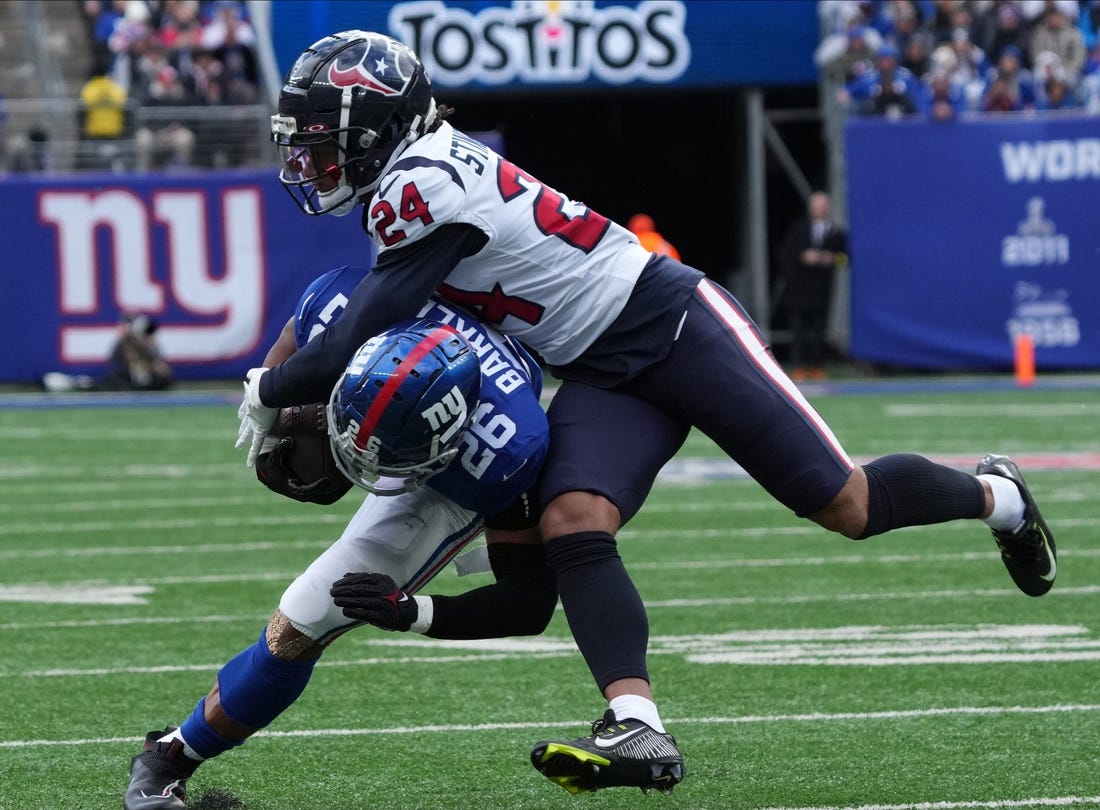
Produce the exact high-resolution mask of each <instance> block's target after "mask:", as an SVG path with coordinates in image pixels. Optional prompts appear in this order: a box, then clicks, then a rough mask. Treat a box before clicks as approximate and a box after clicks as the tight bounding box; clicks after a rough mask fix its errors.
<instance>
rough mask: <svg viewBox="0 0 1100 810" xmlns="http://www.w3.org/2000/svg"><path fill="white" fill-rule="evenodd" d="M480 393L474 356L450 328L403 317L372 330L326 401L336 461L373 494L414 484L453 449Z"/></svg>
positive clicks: (451, 454)
mask: <svg viewBox="0 0 1100 810" xmlns="http://www.w3.org/2000/svg"><path fill="white" fill-rule="evenodd" d="M480 393H481V364H480V363H479V362H478V359H477V353H476V352H475V351H474V349H473V348H472V347H471V346H470V344H469V343H468V342H467V341H466V339H465V338H464V337H462V335H460V334H459V333H458V332H457V331H455V330H454V329H453V328H452V327H450V326H445V325H443V324H440V323H438V322H436V321H429V320H419V321H409V322H406V323H404V324H400V325H398V326H396V327H394V328H392V329H389V330H387V331H385V332H383V333H382V334H380V335H376V336H375V337H373V338H371V339H370V340H368V341H367V342H366V343H364V344H363V345H362V346H360V347H359V350H358V351H357V352H356V353H355V355H354V356H353V357H352V358H351V361H350V362H349V363H348V366H347V369H346V370H345V371H344V374H343V376H341V377H340V379H339V381H338V382H337V383H336V387H335V388H333V390H332V397H331V398H330V399H329V404H328V432H329V442H330V444H331V445H332V452H333V455H334V456H335V457H336V463H337V465H338V466H339V467H340V470H341V472H343V473H344V475H346V476H347V478H348V480H350V481H351V482H353V483H354V484H355V485H356V486H359V487H362V488H363V489H365V490H367V491H368V492H373V493H375V494H377V495H399V494H401V493H402V492H408V491H410V490H412V489H416V488H417V487H419V486H420V485H422V484H423V483H424V482H425V481H427V480H428V479H429V478H431V477H432V476H433V475H435V474H436V473H438V472H442V471H443V470H444V469H445V468H446V467H447V465H448V464H450V463H451V461H452V459H454V457H455V456H456V455H457V454H458V448H459V444H460V443H461V441H462V437H463V436H464V435H465V433H466V429H467V428H468V427H469V426H470V423H471V422H472V421H473V418H474V414H475V412H476V411H477V407H478V404H479V402H480ZM380 479H382V480H380ZM393 479H397V480H393Z"/></svg>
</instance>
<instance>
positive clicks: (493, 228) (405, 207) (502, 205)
mask: <svg viewBox="0 0 1100 810" xmlns="http://www.w3.org/2000/svg"><path fill="white" fill-rule="evenodd" d="M363 222H364V226H365V227H366V229H367V232H368V233H369V234H370V236H371V238H372V239H373V240H374V241H375V243H376V245H377V247H378V250H379V261H380V262H381V261H382V260H383V259H384V258H385V256H386V254H387V252H389V251H394V250H398V249H401V248H406V247H408V246H409V245H411V244H413V243H415V242H416V241H417V240H420V239H423V238H424V237H425V236H428V235H429V234H431V233H432V232H433V231H435V230H436V229H438V228H439V227H440V226H441V225H445V224H466V225H472V226H474V227H475V228H477V229H479V230H480V231H482V232H483V233H484V234H485V236H486V237H487V239H488V241H487V242H486V244H485V246H484V247H483V248H482V249H481V250H479V251H478V252H477V253H475V254H474V255H472V256H467V257H466V258H464V259H462V260H461V261H459V262H458V263H457V265H456V266H455V267H454V269H453V270H451V272H450V273H448V275H447V276H446V278H445V279H444V283H443V284H442V285H440V287H439V288H438V293H439V294H440V295H442V296H443V297H444V298H446V299H447V300H448V301H451V302H453V303H455V304H457V305H459V306H462V307H464V308H466V309H468V310H470V311H472V312H476V313H478V315H479V316H480V317H481V320H482V321H486V322H489V323H491V324H493V325H494V326H496V327H497V328H498V329H499V330H500V331H501V332H503V333H505V334H507V335H512V336H514V337H516V338H518V339H519V340H522V341H523V342H524V343H526V344H527V345H529V346H533V347H534V348H536V349H537V350H538V352H539V353H540V354H541V355H542V356H543V358H544V359H545V360H546V362H547V363H549V364H551V365H565V364H567V363H569V362H570V361H571V360H573V359H575V358H576V357H577V356H579V355H580V354H581V353H582V352H583V351H584V350H585V349H586V348H587V347H588V346H590V345H591V344H592V343H593V342H594V341H595V340H596V338H597V337H598V336H599V335H600V334H602V333H603V332H604V330H605V329H606V328H607V327H608V325H610V324H611V322H612V321H614V320H615V318H616V317H617V316H618V315H619V313H620V312H621V311H622V309H623V307H624V306H625V305H626V302H627V299H628V298H629V297H630V293H631V291H632V290H633V289H634V284H635V282H636V281H637V279H638V276H639V275H640V274H641V272H642V269H643V268H644V267H645V265H646V262H647V261H648V260H649V258H650V253H649V252H648V251H646V250H645V249H644V248H643V247H641V246H640V245H639V244H638V241H637V238H636V237H635V236H634V235H633V234H632V233H630V231H628V230H627V229H626V228H624V227H622V226H621V225H618V224H616V223H614V222H612V221H611V220H609V219H607V218H606V217H604V216H601V215H600V214H598V213H597V212H595V211H593V210H591V209H590V208H588V207H587V206H585V205H583V204H582V203H579V202H576V201H574V200H571V199H569V198H568V197H565V196H564V195H562V194H560V193H558V192H557V191H555V190H554V189H553V188H551V187H550V186H547V185H545V184H543V183H540V182H539V181H538V180H537V179H536V178H534V177H532V176H531V175H530V174H528V173H527V172H525V171H523V170H522V169H520V168H519V167H517V166H515V165H513V164H512V163H510V162H509V161H507V160H505V159H504V158H502V157H501V156H500V155H498V154H496V153H495V152H493V151H492V150H491V149H489V148H488V147H487V146H485V145H483V144H481V143H479V142H477V141H475V140H473V139H472V138H470V137H468V136H467V135H465V134H463V133H462V132H459V131H458V130H455V129H454V128H453V127H451V126H450V124H447V123H444V124H443V125H442V126H441V127H440V128H439V129H438V130H437V131H435V132H432V133H430V134H428V135H425V136H423V137H421V138H420V139H418V140H417V141H415V142H414V143H412V144H411V145H410V146H409V148H408V149H406V150H405V151H404V152H402V153H401V155H400V157H399V158H397V159H396V160H395V162H394V163H393V164H392V165H391V166H390V167H388V168H387V170H386V171H385V173H384V174H383V175H382V177H381V179H380V181H379V184H378V190H377V192H376V193H375V194H374V196H373V197H371V199H370V200H369V201H368V202H367V204H366V211H365V214H364V218H363Z"/></svg>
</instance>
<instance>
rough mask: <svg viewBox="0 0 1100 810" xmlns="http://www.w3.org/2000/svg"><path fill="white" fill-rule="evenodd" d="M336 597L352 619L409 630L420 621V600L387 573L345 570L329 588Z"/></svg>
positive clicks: (382, 626)
mask: <svg viewBox="0 0 1100 810" xmlns="http://www.w3.org/2000/svg"><path fill="white" fill-rule="evenodd" d="M329 593H330V594H332V601H333V602H335V603H336V606H337V607H340V608H343V610H344V615H345V616H347V617H348V618H349V619H355V620H356V621H360V622H368V623H369V624H373V625H374V626H375V627H381V628H382V629H383V630H400V631H402V632H404V631H406V630H408V629H409V628H410V627H411V626H412V623H413V622H415V621H416V616H417V606H416V600H415V599H413V598H412V597H411V596H409V595H408V594H407V593H405V592H404V591H402V590H401V589H400V588H398V587H397V583H396V582H394V581H393V579H392V578H391V577H389V576H387V575H386V574H369V573H365V572H364V573H359V574H344V576H343V577H341V578H340V579H338V580H336V581H335V582H334V583H332V588H331V589H329Z"/></svg>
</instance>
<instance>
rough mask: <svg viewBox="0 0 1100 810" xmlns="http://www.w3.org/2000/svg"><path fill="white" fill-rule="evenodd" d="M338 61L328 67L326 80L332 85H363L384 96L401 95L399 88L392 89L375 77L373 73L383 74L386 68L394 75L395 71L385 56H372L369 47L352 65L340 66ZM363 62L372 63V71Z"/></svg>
mask: <svg viewBox="0 0 1100 810" xmlns="http://www.w3.org/2000/svg"><path fill="white" fill-rule="evenodd" d="M376 53H377V52H376ZM338 62H339V60H337V61H336V62H333V63H332V64H331V65H330V66H329V69H328V80H329V81H330V82H332V84H333V86H335V87H365V88H366V89H368V90H371V91H373V92H375V93H381V94H382V95H384V96H399V95H401V89H394V88H393V87H390V86H389V85H386V84H383V83H382V82H380V81H379V80H378V79H376V78H375V75H374V74H378V75H379V76H385V75H386V71H387V70H388V71H389V72H390V73H392V74H393V75H394V76H395V77H396V75H397V71H396V70H395V69H394V67H393V65H391V64H390V63H389V62H387V61H386V58H385V57H382V58H381V59H374V58H372V57H371V49H370V48H368V49H367V50H366V51H365V52H364V53H363V56H362V58H361V59H360V60H359V61H358V62H356V63H355V66H354V67H351V68H348V69H344V68H342V67H340V65H339V64H338ZM363 62H372V63H373V64H374V73H371V72H370V71H368V70H367V69H366V68H365V67H364V66H363Z"/></svg>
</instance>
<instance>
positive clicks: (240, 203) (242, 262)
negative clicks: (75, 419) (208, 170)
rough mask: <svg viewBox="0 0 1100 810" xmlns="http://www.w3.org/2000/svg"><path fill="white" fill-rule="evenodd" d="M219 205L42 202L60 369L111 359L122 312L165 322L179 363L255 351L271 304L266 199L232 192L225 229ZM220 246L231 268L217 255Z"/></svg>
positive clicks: (245, 190) (62, 194)
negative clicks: (54, 281)
mask: <svg viewBox="0 0 1100 810" xmlns="http://www.w3.org/2000/svg"><path fill="white" fill-rule="evenodd" d="M209 196H210V195H209V194H208V193H207V192H205V191H201V190H196V189H178V190H158V191H156V192H154V193H153V195H152V197H151V199H150V200H148V201H147V200H146V199H143V198H142V197H141V196H140V195H138V194H137V193H135V192H134V191H133V190H129V189H124V188H114V189H108V190H105V191H88V190H83V189H65V190H51V191H42V192H41V193H39V195H38V218H39V220H40V221H41V222H42V223H44V224H46V225H49V226H52V227H53V228H54V229H55V232H56V250H57V268H58V314H59V315H60V317H61V319H62V326H61V327H60V329H61V335H60V358H59V359H60V360H62V361H63V362H65V363H88V362H100V361H102V360H103V359H105V358H106V357H107V356H108V355H109V354H110V351H111V348H112V346H113V345H114V341H115V339H116V338H117V325H116V320H117V313H118V312H120V311H131V312H142V313H146V314H149V315H156V316H157V318H158V319H159V320H160V321H161V328H160V330H159V331H158V333H157V337H158V342H159V343H160V346H161V349H162V351H163V352H164V354H165V357H166V358H167V359H168V360H170V361H179V362H205V361H212V360H221V359H226V358H233V357H239V356H241V355H244V354H246V353H248V352H249V351H252V350H254V349H255V347H256V343H257V341H258V340H259V337H260V328H261V326H262V323H263V306H264V296H265V289H264V283H265V277H264V266H265V256H264V250H263V244H264V239H263V233H262V229H261V222H262V217H261V196H262V195H261V192H260V190H259V189H258V188H250V187H238V188H230V189H226V190H224V191H223V192H222V193H221V194H220V208H221V227H220V228H217V227H216V222H217V215H216V213H215V211H211V210H210V208H212V207H213V206H211V205H210V202H209V199H208V197H209ZM231 224H232V226H231ZM212 237H213V238H216V239H217V241H220V242H221V244H222V247H223V251H224V258H223V257H213V256H211V255H210V254H211V251H210V246H211V244H212V243H216V242H213V241H212ZM158 255H162V256H163V259H164V260H163V262H161V261H158V260H157V257H158ZM166 315H167V316H168V317H166ZM173 315H176V316H177V318H178V320H177V323H175V324H173V323H172V320H173V317H172V316H173ZM66 321H68V323H66Z"/></svg>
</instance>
